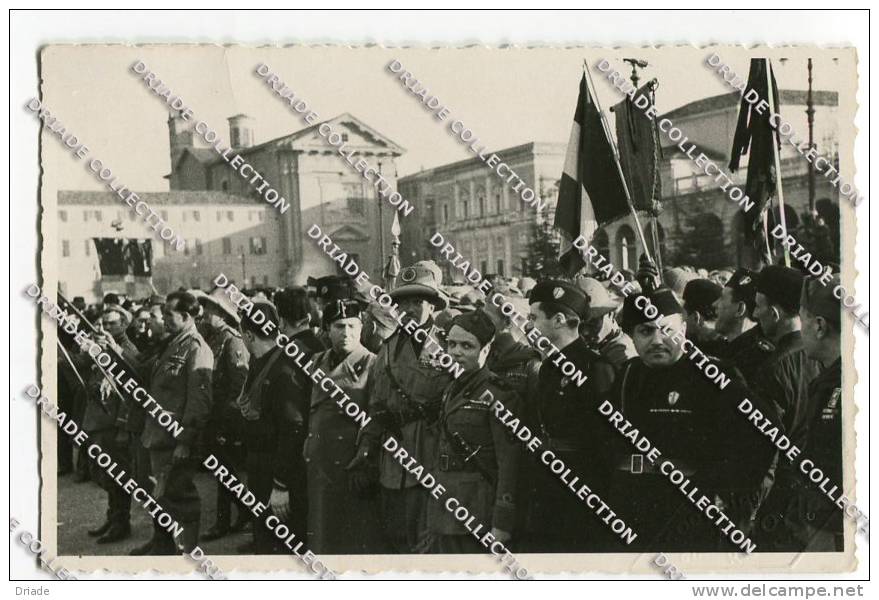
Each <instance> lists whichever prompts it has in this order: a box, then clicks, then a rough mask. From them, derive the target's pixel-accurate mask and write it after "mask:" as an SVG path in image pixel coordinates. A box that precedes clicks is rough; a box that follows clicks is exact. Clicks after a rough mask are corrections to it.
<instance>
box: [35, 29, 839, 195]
mask: <svg viewBox="0 0 879 600" xmlns="http://www.w3.org/2000/svg"><path fill="white" fill-rule="evenodd" d="M717 52H718V53H719V54H720V55H721V56H722V57H723V58H724V60H725V62H727V63H729V64H730V65H731V67H732V69H733V70H734V71H735V72H737V73H739V74H741V76H742V77H747V71H748V62H749V58H750V57H751V56H752V55H757V56H766V55H769V56H773V57H774V58H773V66H774V68H775V72H776V77H777V80H778V84H779V86H780V87H781V88H784V89H803V90H804V89H806V86H807V82H806V55H805V54H803V53H801V52H797V51H794V50H791V49H790V48H787V49H785V48H782V49H777V50H770V51H768V52H766V51H760V52H758V53H757V54H752V53H750V52H745V51H742V50H739V49H734V48H725V49H723V48H722V49H719V50H717ZM815 52H817V53H816V54H813V58H814V77H815V81H814V88H815V89H830V90H839V89H841V86H840V82H841V81H843V80H847V82H848V83H847V85H848V86H849V87H851V89H853V86H854V84H855V81H854V77H855V71H854V61H853V58H854V55H853V53H852V52H850V51H842V50H819V51H815ZM710 53H711V50H700V49H694V48H689V47H675V48H663V49H660V50H656V49H637V50H623V51H604V50H591V49H584V48H573V49H493V50H489V49H484V48H468V49H444V50H425V49H396V50H394V49H385V48H361V49H349V48H340V47H309V48H303V47H293V48H280V49H278V48H240V47H227V48H222V47H218V46H176V47H173V48H172V47H161V46H148V47H139V48H132V47H123V46H60V47H58V46H56V47H53V48H50V49H48V50H46V51H44V54H43V57H42V77H43V100H44V103H45V105H46V106H47V107H48V108H49V109H50V110H51V111H52V112H53V113H54V114H56V115H57V116H58V117H59V118H60V119H61V120H62V121H63V122H64V123H65V124H66V125H67V126H68V128H69V129H70V130H72V131H73V132H74V133H75V134H76V135H77V136H79V138H80V139H81V140H82V141H84V142H85V143H86V144H87V145H88V146H89V147H90V153H89V155H90V156H92V157H97V158H100V159H101V160H103V161H104V162H105V163H106V164H107V165H108V166H110V167H111V168H112V169H113V170H114V172H115V173H117V174H118V175H120V176H121V178H122V179H123V181H124V182H125V183H126V184H127V185H129V187H131V188H133V189H136V190H140V191H163V190H167V189H168V187H167V180H166V179H163V176H164V175H165V174H167V173H168V171H169V168H170V164H169V158H168V130H167V126H166V119H167V109H166V105H165V104H164V102H163V101H162V100H161V99H160V98H158V97H157V96H155V95H154V94H153V93H151V92H150V91H149V90H148V89H147V87H146V86H145V85H144V84H143V83H142V82H141V81H140V80H139V79H138V78H137V77H136V76H135V75H133V74H132V72H131V70H130V66H131V65H132V64H133V63H134V62H135V61H136V60H138V59H141V60H143V61H144V62H145V63H146V64H147V65H148V67H149V68H151V69H152V70H153V71H155V72H156V73H157V74H158V76H159V77H160V78H161V79H163V81H166V82H167V83H168V85H169V86H170V88H171V89H172V90H173V92H174V93H175V94H179V95H181V96H182V97H183V98H184V99H185V101H186V102H187V104H188V105H189V106H190V107H191V108H192V109H193V111H194V113H195V118H196V119H197V120H205V121H207V122H208V123H209V124H210V125H211V126H212V127H214V128H216V129H218V130H220V131H222V133H223V137H224V139H226V140H228V129H227V124H226V118H227V117H229V116H231V115H234V114H237V113H246V114H248V115H250V116H251V117H252V118H253V119H254V121H255V129H256V132H255V134H256V142H257V143H259V142H263V141H266V140H269V139H272V138H275V137H278V136H281V135H284V134H287V133H291V132H293V131H295V130H297V129H301V128H302V127H303V122H302V120H301V119H300V118H298V117H297V116H296V115H294V114H292V113H291V112H290V111H289V110H288V108H287V105H286V103H284V102H283V101H281V100H280V99H279V98H278V97H277V96H276V95H274V94H273V93H271V92H270V90H269V89H268V88H267V87H266V86H265V84H263V83H262V82H261V81H260V80H259V79H258V78H257V77H255V76H254V75H253V71H254V68H255V66H256V65H257V64H258V63H260V62H265V63H266V64H268V65H269V66H271V68H272V69H273V70H274V71H276V72H277V73H278V74H279V75H280V76H281V78H282V80H283V81H284V82H285V83H287V84H288V85H289V86H290V87H291V88H292V89H293V90H295V91H296V92H297V94H299V95H301V96H302V97H304V98H305V99H306V100H307V101H308V102H309V103H310V104H311V105H312V107H313V109H314V110H315V111H317V112H318V114H319V115H320V118H321V119H322V120H323V119H328V118H331V117H333V116H336V115H338V114H341V113H344V112H349V113H351V114H353V115H355V116H356V117H358V118H359V119H361V120H363V121H364V122H366V123H367V124H368V125H370V126H371V127H373V128H374V129H376V130H377V131H379V132H381V133H382V134H384V135H386V136H387V137H389V138H390V139H391V140H393V141H395V142H396V143H397V144H399V145H401V146H403V147H404V148H405V149H406V153H405V154H404V155H403V156H402V157H401V158H400V159H399V161H398V171H399V175H400V176H403V175H407V174H410V173H413V172H416V171H418V170H419V169H420V168H422V167H424V168H429V167H433V166H437V165H441V164H445V163H448V162H452V161H455V160H460V159H462V158H468V157H470V156H472V154H470V153H469V152H468V151H467V149H466V146H464V145H463V144H461V143H460V142H457V141H456V140H455V138H454V137H453V136H452V135H450V134H449V133H448V129H447V123H445V124H439V123H438V122H437V121H436V120H435V119H434V118H433V117H432V116H431V115H430V113H429V112H428V111H426V110H424V109H423V108H422V106H421V104H420V102H419V100H418V98H416V97H415V96H413V95H412V94H410V93H408V92H407V91H405V90H404V88H403V87H402V86H401V85H400V84H399V82H398V81H397V80H396V79H395V78H394V76H393V75H391V74H390V73H389V72H388V71H387V69H386V65H387V64H388V63H389V62H390V61H391V60H392V59H393V58H397V59H398V60H400V62H402V63H403V64H404V65H405V67H406V69H408V70H410V71H412V72H413V73H414V74H415V76H416V77H417V78H418V79H419V80H421V81H423V82H424V83H425V85H426V86H427V87H428V88H429V90H430V93H431V94H432V95H433V94H435V95H437V96H438V97H439V99H440V100H441V102H442V103H443V104H444V105H447V106H449V108H450V109H451V115H450V117H449V119H450V120H451V119H461V120H463V121H464V123H465V124H466V125H467V126H468V127H470V128H472V129H473V130H474V131H475V132H476V134H477V135H478V136H479V138H480V139H481V140H482V141H483V142H485V143H487V144H488V146H489V148H491V149H502V148H506V147H510V146H514V145H517V144H521V143H525V142H528V141H546V142H566V141H567V138H568V134H569V131H570V124H571V119H572V116H573V112H574V104H575V102H576V96H577V89H578V83H579V78H580V74H581V71H582V64H583V60H584V59H586V60H587V61H588V62H589V64H590V65H592V64H595V63H596V62H597V61H598V60H599V59H601V58H605V57H606V58H608V59H610V60H611V62H612V63H613V64H614V65H615V68H617V69H620V70H623V69H625V71H626V73H627V74H628V70H629V69H628V65H626V64H625V63H623V62H622V60H621V59H622V58H623V57H629V56H636V57H638V58H643V59H646V60H648V61H649V62H650V66H649V67H648V68H646V69H644V71H643V77H644V79H643V80H642V82H643V81H646V78H651V77H656V78H658V79H659V81H660V87H659V90H658V91H657V96H656V102H657V106H658V108H659V110H660V112H665V111H668V110H671V109H674V108H677V107H679V106H681V105H683V104H687V103H688V102H692V101H694V100H698V99H700V98H704V97H707V96H713V95H716V94H722V93H725V92H727V91H729V88H728V86H726V84H724V82H723V81H722V79H721V78H720V77H719V76H717V75H716V74H715V73H713V72H712V71H711V70H710V69H708V68H707V67H705V66H704V61H705V58H706V57H707V56H708V55H709V54H710ZM781 57H793V58H790V60H787V61H785V62H782V61H780V60H778V59H779V58H781ZM834 58H837V59H839V60H834ZM592 75H593V78H594V80H595V82H596V87H597V90H598V95H599V99H600V102H601V104H602V106H603V107H604V109H605V110H607V108H608V107H609V106H610V105H611V104H613V103H615V102H617V101H619V99H620V95H619V93H618V92H616V91H615V90H614V89H613V88H612V87H611V86H610V85H609V84H608V83H607V82H606V81H604V80H602V79H601V78H600V74H599V73H597V72H596V71H594V70H593V72H592ZM842 101H843V102H847V101H849V99H848V97H847V96H844V97H843V99H842ZM798 110H800V109H798ZM782 113H784V108H782ZM35 126H36V125H35ZM804 133H805V132H804ZM44 158H45V159H46V161H45V162H44V168H46V169H47V170H49V171H50V172H51V175H52V180H53V181H54V182H55V183H57V187H58V188H60V189H101V184H100V183H99V182H98V181H96V180H95V178H94V177H93V176H92V174H91V173H90V172H89V171H88V170H87V169H86V168H85V166H84V164H82V163H81V162H77V161H75V160H72V159H71V158H70V157H69V156H68V153H66V152H64V150H63V149H62V147H61V145H60V144H59V143H58V142H57V141H55V140H54V139H53V140H46V141H45V142H44Z"/></svg>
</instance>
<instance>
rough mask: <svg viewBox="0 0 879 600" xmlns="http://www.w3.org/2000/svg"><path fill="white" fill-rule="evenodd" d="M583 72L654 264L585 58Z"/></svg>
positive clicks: (639, 230) (638, 226) (634, 215)
mask: <svg viewBox="0 0 879 600" xmlns="http://www.w3.org/2000/svg"><path fill="white" fill-rule="evenodd" d="M583 72H584V73H585V74H586V85H587V86H589V88H590V94H591V96H592V100H593V101H594V102H595V108H597V109H598V115H599V116H600V117H601V125H602V127H603V128H604V135H605V137H607V140H608V142H610V147H611V149H612V150H613V159H614V163H615V164H616V167H617V172H618V173H619V175H620V181H621V182H622V184H623V192H625V194H626V202H627V203H628V205H629V210H630V211H631V212H632V218H633V219H634V221H635V229H637V231H638V239H640V240H641V247H642V248H643V249H644V254H645V255H646V256H647V260H649V261H650V262H651V263H653V257H652V256H651V255H650V248H649V246H648V245H647V240H646V239H645V238H644V230H643V229H642V228H641V221H640V220H639V219H638V213H637V212H635V206H634V204H633V203H632V194H631V193H629V186H628V184H627V183H626V177H625V175H623V167H622V165H620V151H619V149H618V148H617V145H616V142H615V141H614V139H613V136H612V135H610V126H609V125H608V123H607V117H606V116H605V114H604V111H603V110H601V103H600V102H599V101H598V94H597V93H596V92H595V85H594V84H593V83H592V75H591V74H590V73H589V65H588V64H587V62H586V59H585V58H584V59H583ZM654 264H655V263H654Z"/></svg>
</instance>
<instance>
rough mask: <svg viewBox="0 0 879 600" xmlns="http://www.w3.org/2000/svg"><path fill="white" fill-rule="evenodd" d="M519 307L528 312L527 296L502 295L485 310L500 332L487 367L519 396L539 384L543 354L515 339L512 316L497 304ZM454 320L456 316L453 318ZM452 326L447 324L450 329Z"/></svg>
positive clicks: (523, 396) (492, 343)
mask: <svg viewBox="0 0 879 600" xmlns="http://www.w3.org/2000/svg"><path fill="white" fill-rule="evenodd" d="M507 302H509V303H511V304H513V305H514V306H516V310H517V311H518V312H520V314H525V315H527V314H528V312H527V311H528V301H527V300H525V299H524V298H512V297H510V296H501V297H499V298H498V299H497V300H495V301H493V302H487V303H486V305H485V308H484V309H483V310H484V312H485V315H486V316H487V317H488V318H489V319H491V322H492V324H493V325H494V328H495V330H496V331H497V333H496V334H495V336H494V341H492V342H491V350H490V351H489V353H488V358H487V359H486V363H485V366H486V368H487V369H488V370H489V371H491V372H492V373H494V374H495V375H496V376H497V377H499V378H500V379H501V380H503V381H504V382H505V383H506V384H507V385H509V386H510V387H512V388H513V390H514V391H515V392H516V394H518V396H519V398H530V397H531V395H532V394H531V393H530V392H529V390H530V391H533V390H535V389H536V387H537V372H538V371H539V370H540V354H538V352H537V350H535V349H534V348H532V347H531V346H529V345H527V344H524V343H522V342H520V341H517V340H516V337H515V336H514V335H513V323H512V320H511V317H509V316H507V315H505V314H503V312H501V309H500V307H499V306H497V304H500V305H501V306H503V305H504V304H505V303H507ZM452 322H454V319H453V320H452ZM450 329H451V328H450V327H446V330H447V331H449V330H450Z"/></svg>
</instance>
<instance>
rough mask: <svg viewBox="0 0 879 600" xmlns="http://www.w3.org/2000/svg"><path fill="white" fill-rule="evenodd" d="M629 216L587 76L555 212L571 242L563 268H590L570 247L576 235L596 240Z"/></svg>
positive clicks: (582, 82)
mask: <svg viewBox="0 0 879 600" xmlns="http://www.w3.org/2000/svg"><path fill="white" fill-rule="evenodd" d="M627 214H629V204H628V201H627V200H626V193H625V191H624V189H623V182H622V179H621V178H620V174H619V170H618V168H617V165H616V159H615V157H614V152H613V148H612V146H611V144H610V140H608V139H607V134H606V132H605V129H604V126H603V124H602V122H601V114H600V113H599V112H598V107H597V106H596V104H595V101H594V100H593V98H592V95H591V94H590V92H589V86H588V85H587V83H586V75H585V73H584V74H583V77H582V78H581V79H580V95H579V97H578V98H577V110H576V111H575V112H574V124H573V126H572V127H571V138H570V140H569V141H568V152H567V155H566V156H565V166H564V169H563V171H562V179H561V183H560V185H559V198H558V203H557V205H556V212H555V222H554V225H555V227H556V228H558V229H559V230H561V232H562V234H563V236H564V237H565V238H567V239H566V240H565V244H564V246H563V247H562V255H561V258H560V259H559V262H560V263H561V266H562V268H564V269H565V271H566V272H568V273H570V274H573V273H576V272H577V271H579V270H580V269H581V268H582V267H583V266H584V264H585V263H584V262H583V259H582V258H581V256H580V252H579V251H578V250H577V249H576V248H573V247H571V242H572V241H573V240H574V239H575V238H577V236H579V235H583V236H585V237H587V238H591V237H592V234H593V233H595V230H596V229H597V228H598V227H599V226H601V225H604V224H606V223H610V222H611V221H614V220H616V219H618V218H620V217H623V216H625V215H627Z"/></svg>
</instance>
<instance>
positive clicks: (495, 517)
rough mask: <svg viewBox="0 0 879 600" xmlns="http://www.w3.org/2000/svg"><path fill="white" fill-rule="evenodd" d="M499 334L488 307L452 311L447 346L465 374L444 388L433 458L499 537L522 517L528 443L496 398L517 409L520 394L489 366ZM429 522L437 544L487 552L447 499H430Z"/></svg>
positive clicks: (441, 549)
mask: <svg viewBox="0 0 879 600" xmlns="http://www.w3.org/2000/svg"><path fill="white" fill-rule="evenodd" d="M494 335H495V327H494V325H493V324H492V322H491V320H490V319H489V318H488V317H487V316H486V315H485V313H484V312H483V311H482V310H476V311H474V312H469V313H463V314H460V315H458V316H456V317H454V318H453V319H452V324H451V327H450V328H449V332H448V336H447V338H446V340H447V343H448V352H449V355H450V356H451V357H452V358H454V359H455V361H456V362H457V363H458V364H459V365H461V367H463V369H464V375H462V376H461V377H460V378H458V379H457V380H455V381H452V382H451V383H450V384H449V385H448V387H447V388H446V389H445V392H444V393H443V399H442V410H441V413H440V420H439V423H440V434H439V445H438V446H437V450H436V458H435V460H434V461H433V462H434V464H435V465H436V470H437V477H438V478H439V479H440V481H441V482H442V484H443V485H444V486H445V487H446V490H447V495H448V496H449V497H454V498H456V499H457V500H458V501H459V502H460V504H461V506H464V507H466V508H467V510H468V511H469V513H470V515H472V516H474V517H475V518H476V521H477V522H479V523H481V524H482V525H483V526H484V527H486V528H488V527H490V528H491V530H490V533H491V534H492V535H493V536H494V538H495V539H496V540H497V541H499V542H503V543H506V542H508V541H510V538H511V537H512V535H513V528H514V526H515V522H516V501H515V492H516V477H517V475H518V468H519V456H520V454H521V446H520V444H519V442H518V440H516V439H515V438H514V437H512V436H511V435H510V431H509V430H508V429H506V427H505V426H504V425H503V423H502V422H501V421H500V419H498V418H497V416H496V415H495V412H494V411H493V410H492V409H491V407H492V404H493V402H494V401H495V400H497V401H500V402H501V403H503V405H504V407H505V408H506V409H507V410H509V411H510V412H512V413H513V414H517V412H518V396H517V394H516V393H515V392H514V391H513V390H512V389H511V388H510V387H509V386H508V385H506V383H505V382H504V381H503V380H502V379H500V378H498V377H497V376H496V375H494V374H493V373H492V372H491V371H489V370H488V369H487V368H486V366H485V361H486V359H487V357H488V354H489V351H490V349H491V342H492V339H493V338H494ZM486 392H488V394H486ZM428 526H429V529H430V533H431V540H432V551H433V552H437V553H444V554H465V553H477V552H485V547H484V546H482V545H481V544H480V543H479V541H478V540H477V539H476V538H475V537H474V535H473V534H472V533H470V532H469V531H467V529H465V528H464V526H463V525H462V524H461V522H460V521H459V520H458V519H456V518H455V516H454V515H453V514H451V513H450V512H449V511H448V510H447V509H446V507H445V505H444V504H443V503H441V502H431V503H430V504H429V505H428ZM484 533H489V531H485V532H484Z"/></svg>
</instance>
